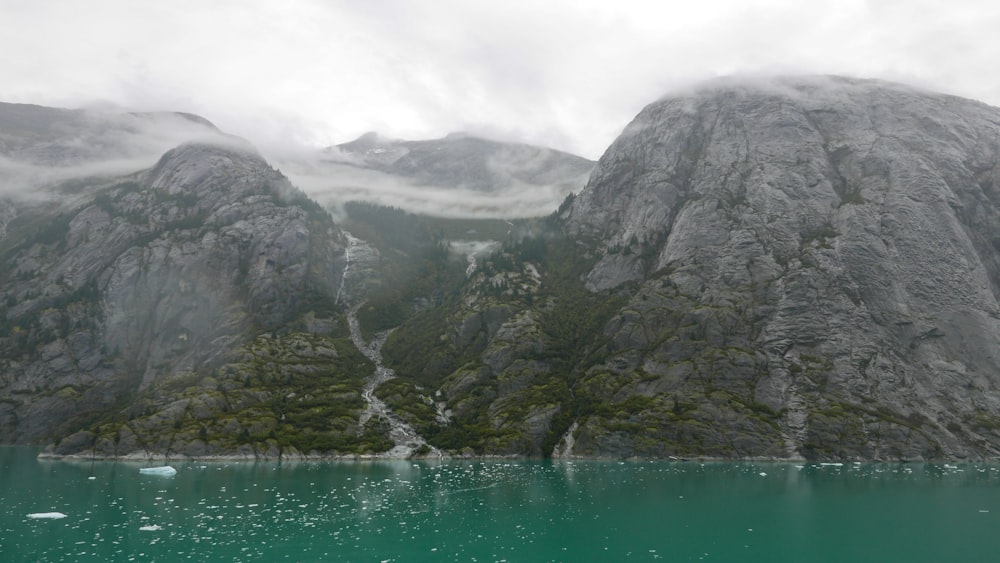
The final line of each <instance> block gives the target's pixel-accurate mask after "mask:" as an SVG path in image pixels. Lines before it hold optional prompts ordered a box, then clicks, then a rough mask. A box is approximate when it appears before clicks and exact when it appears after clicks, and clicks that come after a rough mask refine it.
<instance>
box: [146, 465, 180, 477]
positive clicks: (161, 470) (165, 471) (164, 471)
mask: <svg viewBox="0 0 1000 563" xmlns="http://www.w3.org/2000/svg"><path fill="white" fill-rule="evenodd" d="M139 473H140V474H142V475H162V476H163V477H173V476H174V475H177V470H176V469H174V468H173V467H170V466H169V465H164V466H162V467H143V468H141V469H139Z"/></svg>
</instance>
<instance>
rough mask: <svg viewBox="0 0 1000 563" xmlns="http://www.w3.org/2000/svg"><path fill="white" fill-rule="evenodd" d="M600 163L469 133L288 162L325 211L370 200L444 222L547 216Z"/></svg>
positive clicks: (369, 137)
mask: <svg viewBox="0 0 1000 563" xmlns="http://www.w3.org/2000/svg"><path fill="white" fill-rule="evenodd" d="M593 166H594V163H593V162H592V161H589V160H587V159H585V158H581V157H579V156H575V155H571V154H568V153H564V152H561V151H557V150H553V149H549V148H545V147H537V146H531V145H525V144H517V143H503V142H499V141H491V140H488V139H482V138H479V137H474V136H470V135H465V134H451V135H448V136H447V137H444V138H442V139H434V140H424V141H403V140H396V139H386V138H383V137H380V136H379V135H378V134H376V133H368V134H365V135H363V136H361V137H360V138H358V139H356V140H354V141H351V142H349V143H344V144H341V145H337V146H336V147H330V148H328V149H326V150H324V151H322V152H321V153H320V154H318V155H316V159H315V160H314V161H313V162H311V163H306V162H301V161H300V162H289V163H282V168H283V169H284V170H286V171H287V172H288V174H289V176H290V177H291V178H292V179H293V181H295V183H296V184H297V185H300V186H302V188H303V189H305V190H306V191H307V192H308V193H309V194H310V195H311V196H313V197H315V198H316V199H317V200H318V201H320V202H321V203H323V204H324V205H325V204H327V203H330V204H339V203H342V202H344V201H370V202H373V203H380V204H384V205H393V206H397V207H401V208H403V209H406V210H408V211H411V212H414V213H421V214H425V215H436V216H444V217H502V218H516V217H526V216H532V217H537V216H542V215H546V214H548V213H550V212H552V211H553V210H554V209H555V208H556V207H557V206H558V205H559V202H561V201H562V200H563V199H564V198H565V197H566V196H567V195H568V194H570V193H573V192H577V191H579V190H580V189H581V188H582V187H583V185H584V184H585V183H586V181H587V178H588V176H589V175H590V171H591V170H592V169H593Z"/></svg>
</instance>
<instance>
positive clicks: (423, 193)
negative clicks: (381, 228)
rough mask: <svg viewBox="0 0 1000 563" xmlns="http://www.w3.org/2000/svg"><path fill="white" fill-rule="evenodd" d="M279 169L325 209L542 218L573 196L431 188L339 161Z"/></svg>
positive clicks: (550, 189)
mask: <svg viewBox="0 0 1000 563" xmlns="http://www.w3.org/2000/svg"><path fill="white" fill-rule="evenodd" d="M280 167H281V171H282V172H283V173H284V174H285V175H286V176H288V178H289V179H290V180H291V181H292V183H293V184H295V185H296V186H297V187H298V188H299V189H301V190H302V191H304V192H306V193H307V194H309V196H310V197H312V198H313V199H315V200H316V201H317V202H319V203H320V204H321V205H323V206H325V207H330V208H334V209H336V208H339V207H341V206H342V205H343V204H345V203H347V202H350V201H367V202H372V203H379V204H382V205H388V206H393V207H399V208H401V209H405V210H407V211H409V212H411V213H418V214H424V215H432V216H435V217H480V218H518V217H538V216H543V215H548V214H549V213H551V212H553V211H555V209H556V208H557V207H558V206H559V203H561V202H562V200H563V199H565V197H566V195H567V194H568V193H569V190H568V189H567V187H566V186H565V185H536V184H526V183H523V182H512V183H511V185H509V186H507V187H506V188H504V189H502V190H499V191H494V192H483V191H480V190H475V189H469V188H462V187H440V186H427V185H420V184H418V183H417V182H416V181H413V180H409V179H407V178H403V177H400V176H395V175H391V174H386V173H383V172H379V171H376V170H370V169H364V168H358V167H357V166H354V165H350V164H344V163H335V162H325V163H313V164H311V165H306V164H304V163H302V162H298V163H294V164H292V163H288V162H286V163H283V164H281V166H280ZM579 187H582V182H581V184H580V186H579ZM579 187H578V188H577V191H579Z"/></svg>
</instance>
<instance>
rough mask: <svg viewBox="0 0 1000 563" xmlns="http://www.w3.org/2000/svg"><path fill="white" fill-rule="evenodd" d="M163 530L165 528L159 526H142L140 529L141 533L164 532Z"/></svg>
mask: <svg viewBox="0 0 1000 563" xmlns="http://www.w3.org/2000/svg"><path fill="white" fill-rule="evenodd" d="M162 529H163V526H160V525H159V524H150V525H149V526H140V527H139V531H140V532H155V531H157V530H162Z"/></svg>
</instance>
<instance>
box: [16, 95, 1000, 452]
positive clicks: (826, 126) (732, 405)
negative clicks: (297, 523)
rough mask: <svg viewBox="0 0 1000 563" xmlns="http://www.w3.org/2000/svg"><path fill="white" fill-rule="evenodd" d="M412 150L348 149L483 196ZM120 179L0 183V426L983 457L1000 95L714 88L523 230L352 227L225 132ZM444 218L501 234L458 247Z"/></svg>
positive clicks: (146, 437) (413, 443) (451, 447)
mask: <svg viewBox="0 0 1000 563" xmlns="http://www.w3.org/2000/svg"><path fill="white" fill-rule="evenodd" d="M427 143H428V144H419V143H418V144H413V143H412V142H396V141H387V140H383V139H380V138H378V137H376V136H366V137H363V138H362V139H360V140H358V141H356V142H354V143H349V144H348V145H349V146H346V148H342V149H338V151H336V152H337V153H338V154H339V155H340V156H339V158H341V159H344V158H349V159H353V162H352V163H350V164H347V163H343V162H342V163H339V164H337V166H340V167H342V168H350V169H356V170H363V171H365V173H366V174H368V173H370V174H375V175H377V176H370V175H369V176H365V178H369V179H371V178H381V179H384V178H387V177H390V176H393V177H396V178H406V181H407V182H410V181H411V180H412V179H413V178H418V177H426V178H431V177H437V178H440V180H439V183H442V184H444V183H446V179H449V178H451V179H454V180H453V181H452V180H448V181H452V186H453V187H451V188H448V187H447V186H444V187H441V188H440V189H441V190H445V189H451V190H454V191H452V192H448V193H452V194H453V196H452V197H453V198H458V197H459V196H458V195H454V194H461V195H462V196H463V197H464V195H467V194H468V193H471V192H472V191H474V190H471V189H459V188H455V187H454V186H457V185H459V184H461V185H463V186H466V187H468V186H471V185H473V184H474V182H472V183H470V182H471V181H467V180H458V179H456V178H462V177H466V176H463V175H464V174H466V173H467V172H469V171H470V170H473V169H475V168H476V166H478V165H475V163H476V162H482V160H480V161H477V160H476V159H475V158H472V157H469V158H465V159H464V160H461V159H459V160H453V159H452V158H451V157H448V158H442V159H441V160H437V159H438V156H439V155H438V154H437V153H438V152H445V151H450V150H452V149H453V148H454V147H450V145H449V144H450V143H454V144H456V146H462V147H465V148H463V149H462V151H465V150H468V151H472V153H473V154H483V153H482V151H483V150H485V149H483V147H486V146H488V144H482V143H480V141H472V142H470V141H469V139H468V138H460V137H454V138H451V139H445V140H441V141H439V142H427ZM434 143H440V148H441V151H438V150H436V149H434V147H435V146H436V145H434ZM456 150H457V149H456ZM380 151H381V152H380ZM460 152H461V151H458V152H457V153H456V154H458V153H460ZM366 159H367V160H366ZM486 161H487V162H488V161H489V159H486ZM424 167H425V168H426V170H425V169H424ZM136 170H138V171H135V172H131V173H127V174H118V175H104V176H76V177H74V178H72V179H69V180H67V179H64V180H61V181H54V180H50V181H49V183H48V184H46V187H45V189H44V190H41V191H40V192H39V193H38V194H36V195H35V196H33V197H24V196H23V194H22V196H20V197H14V196H10V197H8V198H6V199H2V200H0V202H2V203H0V224H2V225H3V226H4V228H3V230H2V232H3V233H4V235H3V238H0V303H2V308H0V312H2V315H0V320H2V321H3V324H2V326H0V429H2V431H3V432H2V434H0V436H4V437H5V438H4V439H5V440H7V441H14V442H19V443H45V442H48V441H52V442H54V443H53V445H52V448H51V450H50V452H51V453H52V454H53V455H67V454H77V455H85V456H97V457H121V456H128V457H134V456H139V457H144V456H148V455H180V456H195V457H199V456H237V457H271V458H274V457H284V456H289V457H301V456H310V455H327V456H329V455H336V456H354V455H359V454H360V455H365V454H367V455H375V454H380V453H381V454H382V455H395V456H408V455H411V454H415V455H422V454H430V455H438V454H439V453H442V452H443V453H450V454H458V455H470V456H473V455H501V456H503V455H515V456H517V455H531V456H553V457H561V458H572V457H596V458H615V459H618V458H630V457H640V458H647V457H648V458H670V457H674V458H720V459H736V458H768V459H815V460H846V459H858V460H900V459H902V460H918V459H948V460H963V459H993V458H996V457H997V456H998V455H1000V359H998V357H997V354H996V350H998V349H1000V306H998V295H1000V109H997V108H993V107H990V106H987V105H985V104H981V103H978V102H975V101H971V100H965V99H961V98H956V97H953V96H946V95H941V94H936V93H931V92H926V91H922V90H918V89H915V88H911V87H907V86H903V85H899V84H893V83H887V82H881V81H873V80H858V79H850V78H841V77H791V78H773V79H755V80H747V79H724V80H716V81H713V82H709V83H705V84H702V85H700V86H697V87H693V88H690V89H689V90H687V91H684V92H678V93H675V94H673V95H670V96H668V97H665V98H663V99H660V100H658V101H655V102H654V103H652V104H650V105H649V106H647V107H646V108H645V109H643V110H642V112H640V113H639V115H638V116H637V117H636V118H635V119H634V120H633V122H632V123H630V124H629V125H628V126H627V127H626V128H625V130H624V131H623V133H622V134H621V136H620V137H619V138H618V139H617V140H616V141H615V142H614V143H613V144H612V145H611V146H610V147H609V148H608V150H607V152H606V153H605V154H604V155H603V156H602V157H601V159H600V161H599V162H598V163H597V165H596V167H595V168H594V170H593V173H592V174H591V176H590V179H589V181H588V182H587V184H586V186H585V187H584V188H583V189H582V190H581V191H580V192H579V193H578V194H577V195H569V196H567V197H565V198H564V200H563V203H562V204H561V205H559V206H558V209H556V211H555V212H554V213H552V214H551V215H549V216H547V217H539V218H535V219H531V220H522V221H509V222H508V221H497V220H494V221H492V222H489V221H482V222H476V221H472V220H468V219H465V220H462V221H452V222H447V221H444V220H440V219H434V218H429V217H427V216H417V215H413V214H411V213H407V212H406V211H404V210H401V209H394V208H385V207H380V206H378V205H371V204H352V205H345V206H344V219H343V220H344V224H345V225H349V226H350V231H351V233H348V232H345V231H343V230H342V229H341V225H340V224H335V223H334V222H333V220H332V218H331V216H330V215H329V214H328V213H326V212H325V211H324V210H323V209H322V208H321V207H320V206H319V205H318V204H317V203H315V202H314V201H313V200H310V199H309V198H308V197H306V196H305V194H304V193H303V192H300V191H298V189H296V188H295V187H293V186H292V185H291V183H290V182H289V181H288V180H287V179H286V178H285V177H284V176H283V175H282V174H281V173H279V172H278V171H277V170H275V169H273V168H271V166H270V165H269V164H268V163H267V162H266V161H264V160H263V158H261V157H260V156H259V155H257V154H256V153H255V152H254V151H253V150H252V149H249V148H247V147H245V146H243V145H240V144H239V143H236V144H234V143H232V142H228V143H227V142H224V141H219V142H215V143H185V144H182V145H180V146H178V147H176V148H173V149H171V150H169V151H167V152H165V153H164V154H163V155H162V156H161V157H160V159H159V161H158V162H155V163H151V164H150V165H148V166H146V167H144V168H141V169H136ZM407 174H408V175H409V176H406V175H407ZM467 177H468V178H472V179H476V178H479V179H482V178H484V177H485V176H482V175H480V174H478V173H474V174H471V175H470V176H467ZM359 178H360V177H359ZM519 181H521V180H517V179H516V178H514V179H512V180H511V182H514V183H516V182H519ZM415 185H416V184H415V183H407V184H405V186H404V191H406V190H412V188H413V187H414V186H415ZM370 187H371V186H369V188H370ZM366 189H367V188H366ZM440 193H445V192H438V191H434V190H431V191H425V192H423V193H422V195H423V196H425V197H426V196H428V195H429V194H440ZM500 193H506V194H510V193H514V192H509V191H508V192H505V191H503V189H501V192H500ZM340 195H341V196H342V195H343V193H341V194H340ZM338 197H339V196H338ZM435 197H436V196H435ZM431 200H432V201H435V202H437V201H446V200H445V199H441V200H437V199H433V198H431ZM496 201H501V200H500V199H498V200H496ZM445 227H447V228H448V229H451V230H452V231H453V232H458V233H466V234H467V235H468V236H470V237H471V236H473V235H471V234H468V233H472V232H473V231H477V232H483V233H485V232H486V230H487V229H488V230H489V233H490V235H489V237H487V238H489V239H490V240H493V241H497V242H496V243H494V244H492V246H489V245H487V246H485V247H482V248H479V249H478V250H477V251H471V250H470V251H468V252H466V251H465V250H464V249H463V250H462V251H460V252H459V251H456V248H455V247H454V246H453V245H452V243H453V242H454V241H452V240H449V239H450V237H449V235H448V234H447V233H445V230H446V229H445ZM352 233H353V234H352ZM477 234H478V233H477ZM468 240H469V241H471V240H472V239H471V238H470V239H468ZM470 248H471V245H470ZM491 249H492V250H491ZM386 452H390V453H389V454H386Z"/></svg>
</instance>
